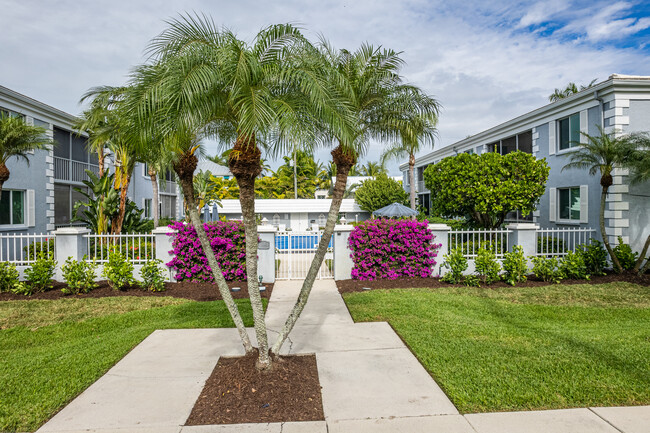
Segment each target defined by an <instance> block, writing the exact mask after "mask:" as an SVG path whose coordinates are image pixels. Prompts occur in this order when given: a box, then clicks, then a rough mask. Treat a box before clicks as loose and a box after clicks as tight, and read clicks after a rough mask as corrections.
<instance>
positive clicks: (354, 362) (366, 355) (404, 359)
mask: <svg viewBox="0 0 650 433" xmlns="http://www.w3.org/2000/svg"><path fill="white" fill-rule="evenodd" d="M316 364H317V366H318V376H319V378H320V383H321V386H322V388H323V389H322V394H323V409H324V411H325V419H326V420H327V421H330V420H341V419H363V418H387V417H391V416H393V417H398V416H399V417H405V416H423V415H443V414H444V415H449V414H458V410H457V409H456V408H455V407H454V405H453V404H452V403H451V401H449V398H448V397H447V396H446V395H445V393H444V392H442V390H441V389H440V387H439V386H438V384H436V383H435V381H434V380H433V379H432V378H431V376H429V374H428V373H427V372H426V370H425V369H424V368H423V367H422V365H420V363H419V362H418V361H417V360H416V359H415V357H414V356H413V354H412V353H411V352H410V351H409V350H408V349H406V348H402V349H381V350H364V351H348V352H326V353H316ZM343 396H344V398H343Z"/></svg>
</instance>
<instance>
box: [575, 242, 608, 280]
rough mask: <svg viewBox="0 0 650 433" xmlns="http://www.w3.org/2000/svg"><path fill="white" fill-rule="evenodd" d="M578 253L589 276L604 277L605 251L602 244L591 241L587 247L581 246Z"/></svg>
mask: <svg viewBox="0 0 650 433" xmlns="http://www.w3.org/2000/svg"><path fill="white" fill-rule="evenodd" d="M578 252H579V253H580V255H581V256H582V259H583V260H584V262H585V266H586V267H587V273H588V274H589V275H596V276H598V275H605V267H606V266H607V250H605V247H604V246H603V243H602V242H599V241H597V240H596V239H591V243H590V244H589V245H583V246H582V249H580V250H578Z"/></svg>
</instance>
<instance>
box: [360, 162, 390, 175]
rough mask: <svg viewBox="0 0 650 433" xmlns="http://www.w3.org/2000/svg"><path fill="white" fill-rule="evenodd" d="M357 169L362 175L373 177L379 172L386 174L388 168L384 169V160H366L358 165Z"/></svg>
mask: <svg viewBox="0 0 650 433" xmlns="http://www.w3.org/2000/svg"><path fill="white" fill-rule="evenodd" d="M359 171H360V172H361V173H362V174H363V176H370V177H375V176H378V175H380V174H388V170H386V165H385V164H384V161H380V162H373V161H368V162H367V163H366V164H365V165H362V166H361V167H359Z"/></svg>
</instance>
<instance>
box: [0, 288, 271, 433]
mask: <svg viewBox="0 0 650 433" xmlns="http://www.w3.org/2000/svg"><path fill="white" fill-rule="evenodd" d="M236 302H237V304H238V305H239V308H240V311H241V312H242V316H243V318H244V322H245V323H246V325H247V326H252V322H253V319H252V317H253V316H252V312H251V309H250V304H249V302H248V300H237V301H236ZM264 302H266V300H264ZM232 326H234V324H233V323H232V320H231V319H230V316H229V315H228V311H227V310H226V307H225V305H224V303H223V302H222V301H215V302H193V301H188V300H183V299H176V298H146V297H143V298H140V297H116V298H100V299H74V298H73V299H62V300H56V301H8V302H0V431H3V432H4V431H10V432H13V431H19V432H21V431H33V430H36V429H37V428H38V427H39V426H40V425H41V424H43V422H45V421H46V420H47V419H48V418H49V417H51V416H52V415H53V414H54V413H55V412H56V411H57V410H59V409H60V408H61V407H62V406H64V405H65V404H66V403H67V402H69V401H70V400H72V399H73V398H74V397H75V396H77V395H78V394H79V393H81V392H82V391H83V390H84V389H86V388H87V387H88V386H89V385H90V384H92V383H93V382H94V381H96V380H97V379H98V378H99V377H100V376H101V375H102V374H104V373H105V372H106V371H107V370H108V369H109V368H111V367H112V366H113V365H114V364H115V363H116V362H117V361H119V360H120V359H121V358H122V357H123V356H124V355H125V354H126V353H127V352H129V351H130V350H131V349H132V348H133V347H135V346H136V345H137V344H138V343H140V342H141V341H142V340H143V339H144V338H145V337H147V336H148V335H149V334H150V333H151V332H152V331H154V330H155V329H167V328H217V327H232Z"/></svg>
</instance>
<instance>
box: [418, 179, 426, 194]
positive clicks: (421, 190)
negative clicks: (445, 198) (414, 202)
mask: <svg viewBox="0 0 650 433" xmlns="http://www.w3.org/2000/svg"><path fill="white" fill-rule="evenodd" d="M417 187H418V188H417V189H418V192H423V191H426V189H427V188H426V187H425V186H424V181H423V180H419V181H418V183H417Z"/></svg>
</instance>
